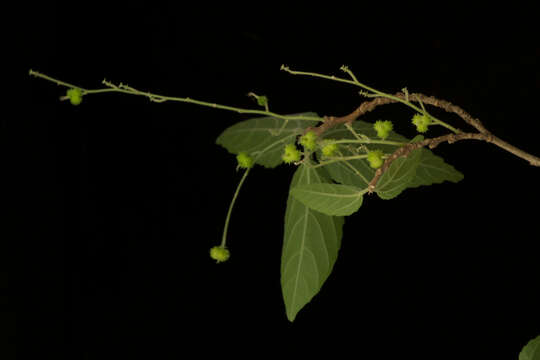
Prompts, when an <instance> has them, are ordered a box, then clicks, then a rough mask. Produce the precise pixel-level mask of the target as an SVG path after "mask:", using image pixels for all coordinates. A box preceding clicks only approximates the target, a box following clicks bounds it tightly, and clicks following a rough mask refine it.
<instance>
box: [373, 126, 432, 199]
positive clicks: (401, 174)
mask: <svg viewBox="0 0 540 360" xmlns="http://www.w3.org/2000/svg"><path fill="white" fill-rule="evenodd" d="M422 139H423V137H422V136H421V135H418V136H417V137H415V138H414V139H413V140H412V141H411V142H416V141H419V140H422ZM420 150H421V149H416V150H413V151H411V152H410V154H409V155H408V156H407V157H399V158H397V159H395V160H394V161H392V163H391V164H390V167H389V168H388V169H386V171H385V172H384V173H383V174H382V176H381V177H380V179H379V181H378V182H377V185H376V186H375V192H376V193H377V195H379V197H380V198H381V199H385V200H388V199H393V198H395V197H396V196H398V195H399V194H400V193H401V192H402V191H403V190H405V189H406V188H407V187H408V186H409V183H410V182H411V181H412V180H413V179H414V177H415V174H416V169H417V167H418V164H419V163H420V159H421V158H422V152H421V151H420Z"/></svg>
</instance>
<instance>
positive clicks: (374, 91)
mask: <svg viewBox="0 0 540 360" xmlns="http://www.w3.org/2000/svg"><path fill="white" fill-rule="evenodd" d="M281 70H284V71H286V72H288V73H290V74H293V75H303V76H311V77H317V78H322V79H328V80H333V81H337V82H342V83H346V84H351V85H355V86H358V87H361V88H363V89H365V90H367V91H369V92H371V94H369V93H368V94H365V93H363V94H364V95H367V96H369V97H384V98H387V99H391V100H393V101H395V102H400V103H402V104H404V105H407V106H408V107H410V108H411V109H414V110H415V111H417V112H419V113H422V114H426V115H428V116H429V117H431V118H432V119H433V121H434V123H436V124H438V125H441V126H443V127H445V128H447V129H449V130H451V131H452V132H454V133H456V134H457V133H459V131H458V130H457V129H456V128H455V127H453V126H451V125H449V124H447V123H445V122H444V121H442V120H440V119H437V118H436V117H435V116H433V115H431V114H429V113H428V112H427V111H426V110H425V109H422V108H423V105H422V108H420V107H418V106H416V105H414V104H413V103H412V102H410V101H409V100H408V99H407V98H408V97H407V98H406V99H402V98H400V97H398V96H395V95H392V94H387V93H385V92H382V91H379V90H377V89H374V88H372V87H370V86H367V85H365V84H363V83H361V82H359V81H358V79H357V78H356V76H355V75H354V74H353V72H352V71H351V70H349V68H348V67H346V66H342V67H341V70H342V71H344V72H345V73H347V74H348V75H349V76H350V77H351V79H352V80H348V79H344V78H340V77H336V76H334V75H324V74H319V73H313V72H307V71H296V70H291V69H289V67H287V66H285V65H282V66H281Z"/></svg>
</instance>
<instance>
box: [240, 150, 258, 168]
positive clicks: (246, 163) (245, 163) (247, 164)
mask: <svg viewBox="0 0 540 360" xmlns="http://www.w3.org/2000/svg"><path fill="white" fill-rule="evenodd" d="M236 161H238V167H239V168H242V169H249V168H251V167H253V164H254V163H255V161H254V160H253V158H252V157H251V156H249V155H248V154H247V153H246V152H243V151H242V152H240V153H239V154H238V155H236Z"/></svg>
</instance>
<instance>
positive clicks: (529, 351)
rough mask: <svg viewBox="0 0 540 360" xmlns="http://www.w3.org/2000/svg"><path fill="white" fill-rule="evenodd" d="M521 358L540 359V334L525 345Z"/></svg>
mask: <svg viewBox="0 0 540 360" xmlns="http://www.w3.org/2000/svg"><path fill="white" fill-rule="evenodd" d="M519 360H540V335H539V336H537V337H536V338H535V339H532V340H531V341H529V342H528V343H527V345H525V346H524V347H523V349H522V350H521V352H520V353H519Z"/></svg>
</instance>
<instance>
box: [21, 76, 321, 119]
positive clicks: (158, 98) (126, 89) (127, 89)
mask: <svg viewBox="0 0 540 360" xmlns="http://www.w3.org/2000/svg"><path fill="white" fill-rule="evenodd" d="M29 75H31V76H35V77H37V78H41V79H45V80H48V81H51V82H53V83H55V84H57V85H60V86H64V87H67V88H75V89H80V90H81V93H82V95H87V94H98V93H106V92H117V93H124V94H130V95H138V96H144V97H147V98H148V99H150V101H152V102H157V103H162V102H165V101H176V102H183V103H190V104H196V105H200V106H205V107H211V108H214V109H221V110H228V111H234V112H237V113H240V114H256V115H263V116H271V117H275V118H278V119H283V120H285V121H287V120H301V121H304V120H305V121H313V120H315V121H321V120H322V119H321V118H320V117H315V116H302V115H281V114H277V113H274V112H271V111H268V110H267V109H265V110H259V109H245V108H239V107H234V106H228V105H221V104H216V103H212V102H207V101H201V100H195V99H191V98H189V97H173V96H165V95H159V94H154V93H150V92H146V91H140V90H137V89H135V88H132V87H131V86H128V85H125V84H122V83H120V84H119V85H115V84H113V83H111V82H109V81H107V80H103V81H102V84H103V85H105V86H106V87H105V88H99V89H85V88H83V87H80V86H77V85H73V84H69V83H67V82H64V81H61V80H57V79H55V78H52V77H50V76H47V75H44V74H41V73H39V72H37V71H34V70H30V71H29Z"/></svg>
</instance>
